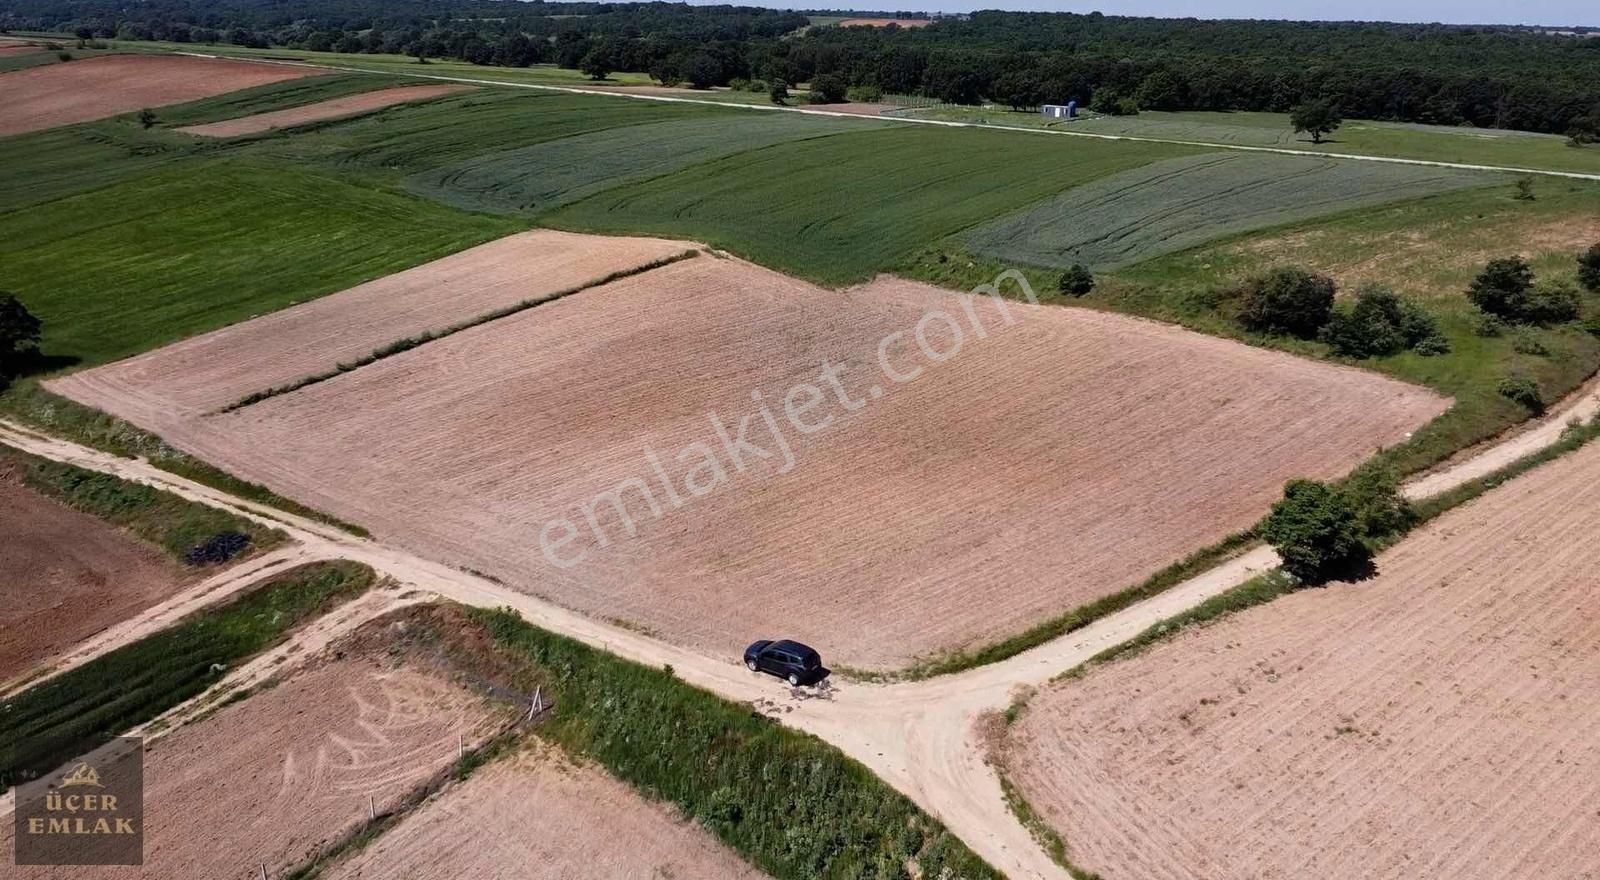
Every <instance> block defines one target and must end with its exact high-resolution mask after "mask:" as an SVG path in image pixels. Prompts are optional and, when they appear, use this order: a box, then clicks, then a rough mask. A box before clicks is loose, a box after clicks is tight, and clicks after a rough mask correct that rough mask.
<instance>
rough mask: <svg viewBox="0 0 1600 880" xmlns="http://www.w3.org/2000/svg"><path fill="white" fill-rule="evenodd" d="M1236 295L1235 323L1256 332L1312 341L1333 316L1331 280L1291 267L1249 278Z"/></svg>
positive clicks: (1332, 286)
mask: <svg viewBox="0 0 1600 880" xmlns="http://www.w3.org/2000/svg"><path fill="white" fill-rule="evenodd" d="M1239 293H1240V298H1241V300H1242V309H1243V311H1242V312H1241V314H1240V316H1239V320H1240V321H1241V322H1242V323H1243V324H1244V326H1245V327H1246V328H1247V329H1250V330H1254V331H1256V332H1258V333H1284V334H1288V335H1290V336H1296V337H1299V338H1301V339H1314V338H1316V335H1317V333H1318V332H1319V331H1320V330H1321V329H1322V327H1323V325H1324V324H1327V323H1328V319H1329V317H1330V316H1331V315H1332V314H1333V294H1334V285H1333V280H1332V279H1331V278H1328V277H1326V276H1323V275H1313V274H1311V273H1310V272H1307V271H1305V270H1304V269H1301V268H1298V267H1295V266H1280V267H1279V268H1276V269H1273V270H1271V271H1270V272H1267V273H1265V274H1261V275H1256V276H1253V277H1251V278H1249V279H1247V280H1246V281H1245V282H1244V284H1243V285H1242V287H1241V288H1240V291H1239Z"/></svg>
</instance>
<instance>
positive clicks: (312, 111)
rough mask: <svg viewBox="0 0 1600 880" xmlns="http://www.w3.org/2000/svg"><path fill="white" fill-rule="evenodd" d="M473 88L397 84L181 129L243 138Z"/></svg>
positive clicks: (180, 129)
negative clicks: (386, 87)
mask: <svg viewBox="0 0 1600 880" xmlns="http://www.w3.org/2000/svg"><path fill="white" fill-rule="evenodd" d="M470 88H472V87H471V86H466V85H421V86H395V87H393V88H388V89H377V90H375V91H371V92H361V93H358V94H354V95H347V96H345V97H341V98H329V99H328V100H326V101H318V102H316V103H314V104H303V105H301V106H299V107H288V108H285V109H283V110H273V111H270V112H267V113H256V114H254V115H251V116H240V117H237V118H234V119H224V120H221V121H220V122H208V123H205V124H203V125H190V126H186V127H183V128H179V129H177V130H178V131H181V132H184V133H186V134H193V135H199V136H201V137H213V138H230V137H243V136H244V135H248V134H260V133H261V132H263V131H271V130H272V129H275V128H288V127H289V126H293V125H304V124H306V123H308V122H321V121H323V120H326V119H340V118H343V117H346V116H356V115H359V114H362V113H370V112H372V111H373V110H381V109H383V108H384V107H393V106H394V105H396V104H408V103H411V102H413V101H425V100H427V99H429V98H437V97H439V96H440V95H448V94H452V93H454V92H461V91H466V90H467V89H470Z"/></svg>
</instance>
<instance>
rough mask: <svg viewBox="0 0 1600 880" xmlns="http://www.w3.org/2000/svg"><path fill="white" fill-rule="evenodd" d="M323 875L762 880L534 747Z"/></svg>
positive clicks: (630, 794)
mask: <svg viewBox="0 0 1600 880" xmlns="http://www.w3.org/2000/svg"><path fill="white" fill-rule="evenodd" d="M325 876H326V877H327V878H328V880H388V878H396V877H406V878H408V880H456V878H459V877H512V876H536V877H539V878H541V880H567V878H570V880H589V878H618V880H621V878H639V880H645V878H683V880H689V878H706V880H756V878H760V877H764V876H766V875H764V874H762V873H761V872H760V871H757V870H755V869H754V868H752V867H750V866H749V865H748V864H746V863H745V862H744V861H743V860H742V859H740V858H739V856H738V854H737V853H735V852H733V851H732V850H730V849H728V847H727V846H725V845H724V844H723V843H722V842H721V841H719V840H717V839H716V838H715V837H714V836H712V835H711V834H710V833H709V832H708V831H706V830H705V829H704V828H702V827H700V826H699V825H697V824H695V823H694V822H692V821H689V820H687V819H685V818H684V817H683V816H681V815H679V814H677V813H676V812H675V811H674V810H673V809H672V808H671V807H670V806H668V805H665V804H660V803H651V802H648V801H646V800H645V799H644V798H643V797H641V796H640V795H639V794H638V793H637V792H635V791H634V790H633V789H631V788H629V787H628V786H627V785H625V784H623V783H621V782H619V781H617V780H616V779H615V778H613V777H612V776H610V775H609V774H607V773H606V772H605V771H604V770H603V769H600V768H597V767H594V766H592V765H588V764H575V763H573V762H572V761H571V760H570V759H567V758H566V757H564V756H562V755H561V753H560V752H559V751H557V750H556V749H554V748H552V747H550V746H543V745H539V744H537V741H535V742H534V743H532V744H530V745H529V746H527V747H526V748H525V749H524V751H522V752H520V753H518V754H516V755H514V756H512V757H509V758H506V759H504V760H501V761H498V762H496V763H494V764H492V765H490V766H489V767H486V768H484V769H482V770H479V771H478V772H477V773H475V774H473V776H472V778H471V779H469V780H467V782H466V783H464V784H462V785H459V786H456V787H454V788H451V789H450V790H448V791H447V792H445V793H444V794H443V795H442V796H441V797H439V798H437V799H436V800H433V801H430V802H429V803H428V804H427V806H425V807H423V808H422V809H420V810H418V811H417V812H416V813H414V814H412V815H410V816H408V817H406V819H405V820H404V821H403V822H402V823H401V824H400V825H398V826H396V827H395V828H392V829H391V830H389V831H388V832H387V833H386V834H384V835H383V837H382V838H380V839H379V840H378V841H377V842H376V843H374V844H373V845H371V846H369V847H367V848H366V849H364V850H362V851H361V852H360V853H358V854H357V855H355V856H354V857H352V858H351V859H349V860H348V861H346V862H344V863H342V864H340V865H339V866H338V867H336V868H335V869H333V870H331V871H329V872H328V873H327V874H326V875H325Z"/></svg>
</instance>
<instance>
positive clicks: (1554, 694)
mask: <svg viewBox="0 0 1600 880" xmlns="http://www.w3.org/2000/svg"><path fill="white" fill-rule="evenodd" d="M1378 568H1379V574H1378V577H1377V578H1375V579H1373V580H1370V581H1367V582H1365V583H1359V584H1349V585H1344V584H1341V585H1335V586H1332V587H1329V588H1326V589H1318V590H1307V591H1305V592H1301V593H1297V594H1293V595H1290V596H1288V597H1285V598H1281V599H1279V600H1277V601H1275V602H1273V603H1271V604H1269V605H1266V606H1263V607H1259V608H1256V609H1252V610H1250V611H1246V612H1243V613H1241V614H1238V615H1236V616H1234V617H1231V618H1227V619H1225V620H1223V621H1221V622H1219V623H1217V624H1214V625H1212V626H1209V627H1206V628H1203V629H1200V630H1197V631H1193V632H1190V633H1187V634H1184V635H1182V636H1179V637H1177V638H1175V639H1173V640H1172V641H1170V642H1167V643H1165V644H1162V645H1160V646H1158V647H1156V648H1154V649H1152V650H1150V651H1148V652H1147V653H1145V654H1143V655H1140V656H1137V657H1134V658H1132V659H1129V660H1124V661H1119V662H1115V663H1112V664H1110V665H1109V666H1106V667H1102V668H1100V669H1097V670H1095V671H1093V672H1091V673H1090V674H1089V676H1088V677H1087V678H1086V679H1084V680H1082V681H1077V682H1070V683H1066V684H1063V685H1060V686H1057V687H1055V688H1053V689H1050V690H1048V691H1046V692H1044V693H1041V694H1039V695H1038V696H1037V697H1035V698H1034V700H1033V701H1032V703H1031V706H1030V709H1029V710H1028V712H1027V713H1026V714H1025V715H1024V718H1023V720H1022V722H1021V723H1020V729H1019V733H1018V734H1017V738H1016V740H1015V741H1014V742H1013V743H1012V744H1011V746H1012V747H1011V749H1010V750H1009V751H1008V755H1007V762H1008V764H1009V765H1010V766H1011V769H1012V773H1013V775H1014V778H1015V781H1016V782H1017V784H1018V785H1019V786H1020V787H1021V789H1022V791H1023V793H1024V794H1025V796H1026V797H1027V799H1028V800H1029V801H1030V802H1031V803H1032V805H1033V806H1034V808H1035V809H1037V810H1038V811H1039V812H1040V813H1041V814H1042V815H1043V816H1044V817H1045V818H1046V819H1047V820H1048V821H1049V822H1050V824H1051V825H1053V826H1054V827H1055V828H1056V829H1057V830H1059V831H1060V832H1061V834H1062V835H1063V837H1065V839H1066V842H1067V846H1068V849H1069V851H1070V853H1071V856H1072V858H1073V860H1074V861H1075V862H1077V863H1078V864H1079V865H1080V866H1082V867H1083V868H1085V869H1087V870H1089V871H1094V872H1098V873H1100V874H1102V875H1104V876H1105V877H1106V878H1108V880H1118V878H1150V880H1161V878H1205V880H1230V878H1265V877H1282V878H1298V877H1318V878H1328V880H1344V878H1363V880H1365V878H1375V880H1376V878H1394V880H1401V878H1405V880H1412V878H1421V877H1438V878H1444V877H1451V878H1480V877H1481V878H1490V877H1494V878H1510V877H1518V878H1522V877H1527V878H1532V877H1563V878H1577V880H1593V878H1595V877H1600V786H1597V785H1596V784H1595V779H1596V772H1597V769H1600V737H1597V736H1596V731H1597V730H1600V590H1597V589H1596V584H1597V582H1600V581H1597V576H1596V571H1600V447H1594V446H1591V447H1589V448H1587V449H1584V450H1581V451H1580V452H1578V453H1575V454H1573V455H1571V456H1569V457H1567V458H1565V459H1562V460H1560V461H1558V462H1555V463H1553V464H1551V465H1548V466H1546V467H1543V468H1540V469H1539V470H1537V471H1534V472H1532V473H1531V474H1529V475H1527V476H1524V477H1521V478H1519V479H1518V480H1516V481H1514V482H1512V483H1510V484H1508V485H1506V486H1505V487H1503V488H1500V489H1497V490H1495V491H1494V492H1492V493H1490V494H1488V495H1486V496H1484V497H1483V498H1481V499H1479V500H1478V501H1475V502H1473V503H1471V504H1469V505H1467V506H1465V507H1463V508H1460V509H1458V510H1456V511H1454V512H1452V513H1450V514H1448V515H1446V516H1444V517H1443V518H1441V519H1439V520H1438V521H1437V522H1435V523H1434V524H1432V525H1429V526H1428V527H1426V528H1425V529H1423V530H1422V531H1420V532H1418V533H1416V534H1415V535H1413V536H1412V537H1410V538H1407V539H1406V540H1405V542H1404V543H1402V544H1401V545H1400V546H1398V547H1397V548H1395V549H1394V550H1392V551H1390V552H1389V553H1387V554H1384V555H1383V556H1382V557H1381V558H1380V559H1379V560H1378Z"/></svg>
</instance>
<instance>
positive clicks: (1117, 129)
mask: <svg viewBox="0 0 1600 880" xmlns="http://www.w3.org/2000/svg"><path fill="white" fill-rule="evenodd" d="M908 115H910V116H912V117H916V118H924V119H943V120H947V121H951V122H972V123H979V124H984V125H1007V126H1021V127H1025V128H1043V129H1050V130H1052V131H1066V132H1080V133H1084V134H1103V135H1126V136H1130V137H1147V138H1158V139H1162V140H1177V141H1195V142H1200V143H1208V144H1238V145H1240V146H1252V147H1275V148H1284V149H1294V150H1303V151H1310V152H1325V153H1349V154H1351V155H1358V156H1388V157H1393V158H1397V159H1421V160H1424V161H1429V162H1456V163H1463V164H1468V165H1496V166H1503V167H1510V168H1526V169H1531V170H1540V171H1577V172H1581V173H1586V174H1600V145H1594V146H1588V147H1572V146H1568V145H1567V139H1566V138H1564V137H1561V136H1559V135H1549V134H1534V133H1531V132H1525V131H1501V130H1498V129H1483V128H1450V127H1446V126H1438V125H1413V124H1407V123H1399V122H1373V121H1369V120H1354V119H1353V120H1349V121H1347V122H1345V124H1344V125H1343V126H1342V127H1341V128H1340V129H1339V130H1338V131H1336V132H1334V133H1333V135H1332V136H1331V137H1330V138H1329V139H1328V140H1326V141H1324V142H1323V143H1321V144H1313V143H1311V137H1310V136H1309V135H1304V134H1296V133H1295V132H1294V128H1293V126H1291V125H1290V124H1289V115H1288V114H1287V113H1244V112H1241V113H1217V112H1211V111H1200V110H1190V111H1183V112H1177V113H1163V112H1159V111H1144V112H1141V113H1139V114H1138V115H1137V116H1085V117H1083V118H1081V119H1078V120H1075V121H1072V122H1062V121H1060V120H1051V119H1046V118H1044V117H1042V116H1040V115H1039V114H1038V113H1035V112H1033V111H1016V110H1008V109H1006V108H1003V107H963V106H959V105H945V106H941V107H935V108H930V109H926V110H916V111H911V112H909V113H908Z"/></svg>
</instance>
